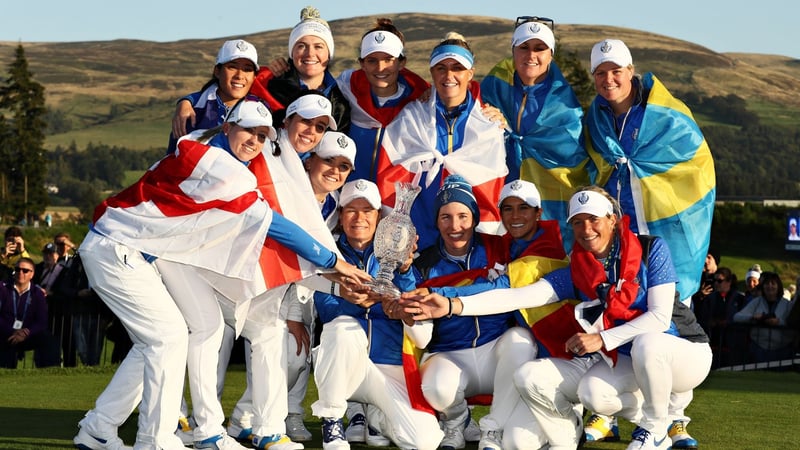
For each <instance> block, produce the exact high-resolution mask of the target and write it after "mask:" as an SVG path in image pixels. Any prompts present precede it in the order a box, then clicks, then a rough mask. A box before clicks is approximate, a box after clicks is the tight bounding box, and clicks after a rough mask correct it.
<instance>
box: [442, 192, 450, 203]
mask: <svg viewBox="0 0 800 450" xmlns="http://www.w3.org/2000/svg"><path fill="white" fill-rule="evenodd" d="M450 195H451V194H450V191H449V190H446V191H444V192H442V204H445V203H450Z"/></svg>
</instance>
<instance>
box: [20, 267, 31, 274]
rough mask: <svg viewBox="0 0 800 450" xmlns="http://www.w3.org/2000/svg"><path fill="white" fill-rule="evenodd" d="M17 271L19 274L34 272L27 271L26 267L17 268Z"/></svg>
mask: <svg viewBox="0 0 800 450" xmlns="http://www.w3.org/2000/svg"><path fill="white" fill-rule="evenodd" d="M16 271H17V272H22V273H31V272H33V269H26V268H24V267H17V269H16Z"/></svg>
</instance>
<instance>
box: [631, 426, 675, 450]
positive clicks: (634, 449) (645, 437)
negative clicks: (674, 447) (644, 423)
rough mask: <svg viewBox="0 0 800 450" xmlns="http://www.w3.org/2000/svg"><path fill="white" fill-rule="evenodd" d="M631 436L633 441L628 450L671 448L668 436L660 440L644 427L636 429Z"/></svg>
mask: <svg viewBox="0 0 800 450" xmlns="http://www.w3.org/2000/svg"><path fill="white" fill-rule="evenodd" d="M631 436H632V438H633V439H631V443H630V444H628V448H627V450H657V449H666V448H668V447H669V445H668V442H669V441H667V435H666V434H665V435H664V436H662V437H661V439H659V438H657V437H656V436H655V435H654V434H653V433H651V432H649V431H647V430H645V429H644V428H642V427H636V428H635V429H634V430H633V433H632V434H631Z"/></svg>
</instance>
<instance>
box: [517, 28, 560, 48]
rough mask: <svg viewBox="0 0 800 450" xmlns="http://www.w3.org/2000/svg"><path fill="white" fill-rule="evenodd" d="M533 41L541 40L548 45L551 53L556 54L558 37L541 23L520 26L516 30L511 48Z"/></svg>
mask: <svg viewBox="0 0 800 450" xmlns="http://www.w3.org/2000/svg"><path fill="white" fill-rule="evenodd" d="M531 39H539V40H541V41H542V42H544V43H545V44H547V47H548V48H550V51H551V52H553V53H555V51H556V50H555V49H556V37H555V36H554V35H553V30H551V29H550V27H548V26H547V25H545V24H543V23H539V22H525V23H522V24H520V26H518V27H517V28H516V29H515V30H514V36H512V38H511V46H512V47H516V46H518V45H520V44H522V43H523V42H527V41H529V40H531Z"/></svg>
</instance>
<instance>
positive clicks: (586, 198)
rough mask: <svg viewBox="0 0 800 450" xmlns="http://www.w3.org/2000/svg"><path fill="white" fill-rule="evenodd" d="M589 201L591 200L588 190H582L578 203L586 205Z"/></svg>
mask: <svg viewBox="0 0 800 450" xmlns="http://www.w3.org/2000/svg"><path fill="white" fill-rule="evenodd" d="M588 202H589V195H587V194H586V192H581V195H579V196H578V203H580V204H581V205H585V204H586V203H588Z"/></svg>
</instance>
